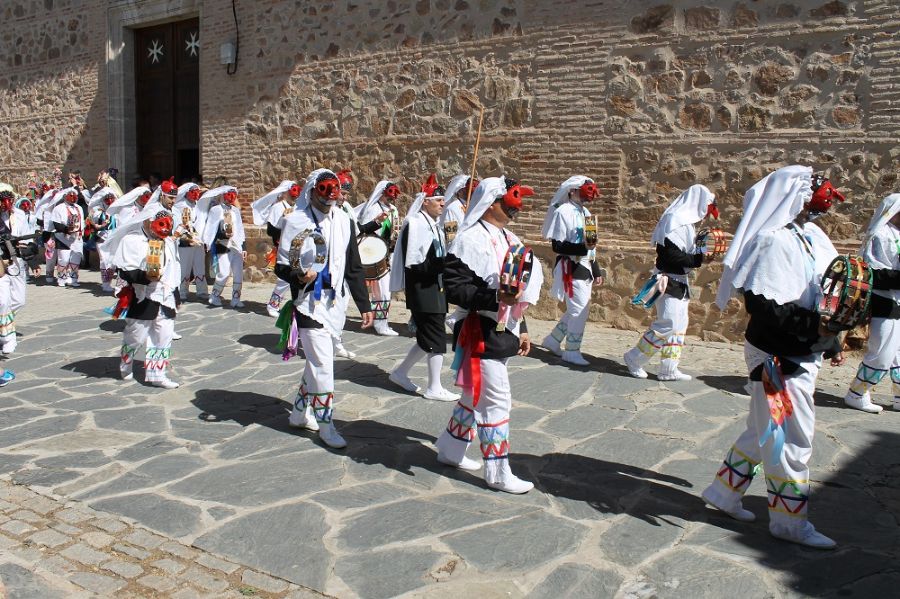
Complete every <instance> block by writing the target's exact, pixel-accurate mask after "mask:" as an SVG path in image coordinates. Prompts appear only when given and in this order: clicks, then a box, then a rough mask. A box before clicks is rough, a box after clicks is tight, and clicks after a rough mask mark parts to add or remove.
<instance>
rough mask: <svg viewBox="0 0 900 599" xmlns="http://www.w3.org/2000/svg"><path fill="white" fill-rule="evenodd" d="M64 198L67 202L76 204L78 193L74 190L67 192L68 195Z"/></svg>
mask: <svg viewBox="0 0 900 599" xmlns="http://www.w3.org/2000/svg"><path fill="white" fill-rule="evenodd" d="M64 199H65V201H66V203H67V204H74V203H75V202H77V201H78V194H77V193H75V192H74V191H70V192H69V193H67V194H66V197H65V198H64Z"/></svg>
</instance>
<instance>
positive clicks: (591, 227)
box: [584, 216, 600, 245]
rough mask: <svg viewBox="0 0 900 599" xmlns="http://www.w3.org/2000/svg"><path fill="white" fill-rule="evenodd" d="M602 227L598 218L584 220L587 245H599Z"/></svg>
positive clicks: (591, 217) (592, 217) (590, 217)
mask: <svg viewBox="0 0 900 599" xmlns="http://www.w3.org/2000/svg"><path fill="white" fill-rule="evenodd" d="M599 230H600V226H599V224H598V222H597V217H596V216H589V217H587V218H585V219H584V243H585V244H587V245H597V241H598V239H599V233H598V231H599Z"/></svg>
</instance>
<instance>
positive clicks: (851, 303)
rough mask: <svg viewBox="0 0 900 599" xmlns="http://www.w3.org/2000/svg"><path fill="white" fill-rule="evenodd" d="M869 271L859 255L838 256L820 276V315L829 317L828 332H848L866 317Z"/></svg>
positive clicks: (870, 283) (870, 284)
mask: <svg viewBox="0 0 900 599" xmlns="http://www.w3.org/2000/svg"><path fill="white" fill-rule="evenodd" d="M871 297H872V269H871V267H869V265H868V263H867V262H866V261H865V260H863V259H862V258H861V257H860V256H856V255H853V254H850V255H847V256H838V257H837V258H835V259H834V260H832V262H831V264H829V265H828V268H827V269H826V270H825V274H824V275H822V299H821V300H820V301H819V313H820V314H822V315H823V316H828V317H829V321H828V329H829V330H831V331H834V332H838V331H849V330H850V329H852V328H854V327H857V326H859V325H860V324H862V323H863V322H865V320H866V319H867V318H868V317H869V302H870V299H871Z"/></svg>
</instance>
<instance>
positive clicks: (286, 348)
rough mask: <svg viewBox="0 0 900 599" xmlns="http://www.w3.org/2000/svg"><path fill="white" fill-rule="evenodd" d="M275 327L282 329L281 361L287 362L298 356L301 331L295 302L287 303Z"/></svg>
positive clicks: (280, 339)
mask: <svg viewBox="0 0 900 599" xmlns="http://www.w3.org/2000/svg"><path fill="white" fill-rule="evenodd" d="M275 326H276V327H278V328H279V329H281V337H280V338H279V339H278V349H280V350H282V352H281V359H282V360H284V361H285V362H287V361H288V360H290V359H291V358H293V357H294V356H296V355H297V351H298V349H299V347H298V346H299V344H300V330H299V329H298V327H297V311H296V310H295V309H294V302H292V301H291V302H287V303H286V304H285V305H284V306H282V308H281V312H280V313H279V314H278V320H276V321H275Z"/></svg>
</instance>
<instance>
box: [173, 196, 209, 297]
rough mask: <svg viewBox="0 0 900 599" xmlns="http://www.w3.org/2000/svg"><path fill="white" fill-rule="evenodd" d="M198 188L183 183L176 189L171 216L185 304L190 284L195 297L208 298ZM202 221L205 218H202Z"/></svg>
mask: <svg viewBox="0 0 900 599" xmlns="http://www.w3.org/2000/svg"><path fill="white" fill-rule="evenodd" d="M200 195H201V192H200V186H199V185H197V184H196V183H184V184H183V185H181V186H179V187H178V194H177V195H176V197H175V205H174V206H173V207H172V213H173V216H174V217H175V233H174V234H173V236H174V237H175V238H176V239H177V241H178V261H179V263H180V264H181V287H180V289H179V295H180V296H181V301H183V302H184V301H187V298H188V292H189V290H190V286H191V283H193V284H194V291H195V292H196V293H197V297H198V298H201V299H206V298H207V297H209V289H208V287H207V284H206V247H205V246H204V245H203V239H202V233H203V225H204V224H205V220H202V219H201V214H200V211H199V209H198V208H197V200H199V199H200ZM203 216H204V217H205V215H203Z"/></svg>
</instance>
